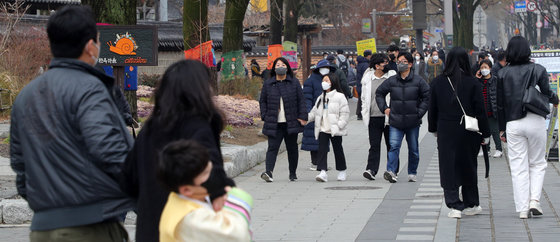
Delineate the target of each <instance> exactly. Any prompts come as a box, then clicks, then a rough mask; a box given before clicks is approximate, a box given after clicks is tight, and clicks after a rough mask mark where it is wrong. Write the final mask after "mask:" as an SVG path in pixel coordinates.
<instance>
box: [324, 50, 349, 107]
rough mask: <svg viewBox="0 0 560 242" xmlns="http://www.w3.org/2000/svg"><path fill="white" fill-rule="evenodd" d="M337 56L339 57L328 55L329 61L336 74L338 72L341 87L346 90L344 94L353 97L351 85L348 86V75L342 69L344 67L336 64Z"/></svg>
mask: <svg viewBox="0 0 560 242" xmlns="http://www.w3.org/2000/svg"><path fill="white" fill-rule="evenodd" d="M337 58H338V57H335V56H334V55H329V57H327V60H328V61H329V63H330V65H331V66H332V68H333V69H334V74H336V76H337V77H338V80H339V81H340V87H341V88H342V90H343V91H344V92H343V93H344V95H345V96H346V97H347V98H352V93H351V92H350V87H349V86H348V79H347V77H346V73H345V72H344V71H342V69H340V68H339V67H338V65H337V64H336V63H337V62H336V60H337Z"/></svg>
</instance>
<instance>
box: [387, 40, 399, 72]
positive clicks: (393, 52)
mask: <svg viewBox="0 0 560 242" xmlns="http://www.w3.org/2000/svg"><path fill="white" fill-rule="evenodd" d="M387 55H389V69H390V70H393V71H395V72H398V69H397V62H396V60H397V56H398V55H399V47H398V46H396V45H394V44H393V45H389V48H387Z"/></svg>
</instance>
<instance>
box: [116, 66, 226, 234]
mask: <svg viewBox="0 0 560 242" xmlns="http://www.w3.org/2000/svg"><path fill="white" fill-rule="evenodd" d="M210 80H211V78H210V70H209V69H208V68H207V67H206V66H205V65H204V64H202V63H201V62H199V61H194V60H183V61H179V62H176V63H174V64H172V65H171V66H170V67H169V68H167V70H166V71H165V73H164V74H163V76H162V79H161V81H160V83H159V86H158V87H157V88H156V90H155V93H154V101H155V103H154V104H155V105H154V110H153V112H152V115H151V116H150V118H149V119H148V120H147V121H146V122H145V124H144V127H143V128H142V130H141V131H140V133H139V134H138V138H137V139H136V143H135V144H134V148H133V149H132V151H131V152H130V153H129V154H128V157H127V159H126V162H125V165H124V171H123V173H124V175H123V181H122V182H121V184H122V185H121V186H122V187H123V188H124V189H125V191H127V193H128V194H129V195H130V196H132V197H133V198H135V199H136V200H137V205H136V207H137V209H136V214H137V216H138V217H137V224H136V240H137V241H157V240H158V238H159V232H158V224H159V221H160V217H161V213H162V211H163V208H164V206H165V203H166V202H167V198H168V195H169V192H168V191H167V190H166V189H164V188H163V187H162V186H161V185H160V184H159V183H158V182H157V177H156V172H155V171H156V168H157V160H158V158H157V157H158V156H157V155H158V153H159V152H160V151H161V150H162V149H163V148H164V147H165V146H166V145H167V144H169V143H171V142H173V141H177V140H180V139H189V140H194V141H196V142H198V143H200V144H201V145H203V146H204V147H205V148H206V149H208V152H209V154H210V161H211V162H212V165H213V168H212V172H211V175H210V179H209V180H208V181H207V182H206V183H203V187H205V188H206V189H207V190H208V192H209V194H210V199H211V201H212V204H213V208H214V210H215V211H219V210H220V209H221V208H222V207H223V203H224V202H225V199H226V198H225V197H224V195H225V193H226V192H225V187H226V186H233V185H234V184H235V183H234V182H233V180H231V179H230V178H228V177H227V175H226V174H225V171H224V169H223V163H224V161H223V157H222V153H221V148H220V133H221V132H222V130H223V129H224V121H223V116H222V115H221V112H220V111H219V110H218V108H217V107H216V106H215V105H214V102H213V100H212V96H213V94H212V92H211V90H212V89H211V86H210Z"/></svg>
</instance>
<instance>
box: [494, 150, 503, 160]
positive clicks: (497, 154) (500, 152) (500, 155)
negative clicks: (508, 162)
mask: <svg viewBox="0 0 560 242" xmlns="http://www.w3.org/2000/svg"><path fill="white" fill-rule="evenodd" d="M502 154H503V153H502V151H501V150H496V151H495V152H494V155H492V157H494V158H500V157H502Z"/></svg>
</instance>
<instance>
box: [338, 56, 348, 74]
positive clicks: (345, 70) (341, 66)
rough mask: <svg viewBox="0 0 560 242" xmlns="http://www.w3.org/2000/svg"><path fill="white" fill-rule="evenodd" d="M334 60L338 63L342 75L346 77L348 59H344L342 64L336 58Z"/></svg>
mask: <svg viewBox="0 0 560 242" xmlns="http://www.w3.org/2000/svg"><path fill="white" fill-rule="evenodd" d="M336 59H337V60H338V63H340V66H339V68H340V69H341V70H342V71H343V72H344V75H346V76H348V67H349V64H348V59H346V60H345V61H344V62H342V61H341V60H340V58H338V56H337V57H336Z"/></svg>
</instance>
